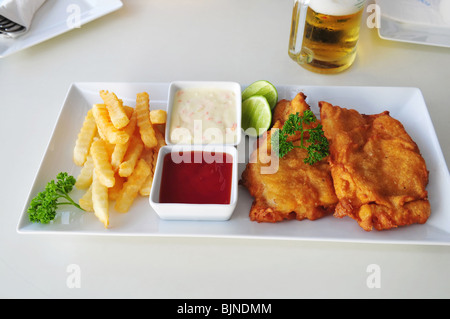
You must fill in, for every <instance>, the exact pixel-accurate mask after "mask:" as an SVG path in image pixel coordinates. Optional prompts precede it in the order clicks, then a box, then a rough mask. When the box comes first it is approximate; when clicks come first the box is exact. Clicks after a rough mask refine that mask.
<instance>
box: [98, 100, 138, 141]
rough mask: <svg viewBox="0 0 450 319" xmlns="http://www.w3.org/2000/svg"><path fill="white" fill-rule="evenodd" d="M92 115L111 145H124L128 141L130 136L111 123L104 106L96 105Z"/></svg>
mask: <svg viewBox="0 0 450 319" xmlns="http://www.w3.org/2000/svg"><path fill="white" fill-rule="evenodd" d="M92 113H93V115H94V118H95V122H96V123H97V126H98V130H99V131H100V132H101V135H100V136H102V137H103V138H104V139H106V140H107V141H108V142H109V143H111V144H123V143H126V142H127V141H128V139H129V138H130V136H129V135H128V134H127V133H126V132H125V131H123V130H119V129H117V128H116V127H115V126H114V125H113V123H112V122H111V118H110V117H109V113H108V109H107V108H106V106H105V105H104V104H94V106H93V107H92Z"/></svg>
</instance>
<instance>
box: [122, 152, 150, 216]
mask: <svg viewBox="0 0 450 319" xmlns="http://www.w3.org/2000/svg"><path fill="white" fill-rule="evenodd" d="M150 172H151V168H150V166H149V165H148V164H147V163H146V162H145V160H143V159H139V161H138V163H137V165H136V167H135V169H134V171H133V174H131V176H130V177H128V179H127V181H126V182H125V183H124V184H123V187H122V190H121V191H120V193H119V196H118V197H117V199H116V204H115V206H114V208H115V210H116V211H117V212H119V213H126V212H128V210H129V209H130V207H131V205H132V204H133V202H134V200H135V198H136V196H137V195H138V192H139V189H140V188H141V187H142V184H143V183H144V181H145V179H146V178H147V176H148V175H149V174H150Z"/></svg>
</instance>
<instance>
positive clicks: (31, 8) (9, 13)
mask: <svg viewBox="0 0 450 319" xmlns="http://www.w3.org/2000/svg"><path fill="white" fill-rule="evenodd" d="M45 1H46V0H3V1H2V0H0V15H1V16H4V17H5V18H7V19H9V20H11V21H13V22H15V23H18V24H20V25H22V26H24V27H25V30H23V31H21V32H19V33H14V32H11V33H1V32H0V36H4V37H10V38H16V37H18V36H19V35H22V34H24V33H25V32H27V31H28V30H29V28H30V26H31V22H32V21H33V17H34V14H35V13H36V11H37V10H38V9H39V8H40V7H41V6H42V4H43V3H44V2H45Z"/></svg>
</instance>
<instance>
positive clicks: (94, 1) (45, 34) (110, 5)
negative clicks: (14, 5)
mask: <svg viewBox="0 0 450 319" xmlns="http://www.w3.org/2000/svg"><path fill="white" fill-rule="evenodd" d="M122 5H123V4H122V1H120V0H77V1H73V0H47V1H46V2H45V3H44V4H43V5H42V7H40V8H39V10H38V11H37V12H36V14H35V16H34V18H33V22H32V24H31V27H30V30H29V31H28V32H27V33H25V34H24V35H22V36H20V37H18V38H16V39H5V38H0V58H2V57H5V56H7V55H10V54H13V53H15V52H18V51H20V50H23V49H25V48H28V47H31V46H33V45H35V44H38V43H41V42H43V41H46V40H48V39H50V38H53V37H55V36H58V35H60V34H62V33H65V32H67V31H70V30H71V29H72V27H71V26H70V25H71V23H68V21H69V22H74V21H75V20H73V19H71V16H73V15H74V14H78V13H79V14H80V16H79V17H80V19H79V24H80V26H81V25H84V24H86V23H88V22H90V21H92V20H95V19H98V18H100V17H102V16H104V15H106V14H109V13H111V12H113V11H116V10H118V9H120V8H121V7H122ZM72 9H73V10H72ZM72 20H73V21H72ZM77 22H78V21H77Z"/></svg>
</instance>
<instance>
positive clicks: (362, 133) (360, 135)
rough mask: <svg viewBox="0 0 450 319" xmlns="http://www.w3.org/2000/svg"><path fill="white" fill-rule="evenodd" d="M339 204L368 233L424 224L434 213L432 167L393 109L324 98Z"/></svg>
mask: <svg viewBox="0 0 450 319" xmlns="http://www.w3.org/2000/svg"><path fill="white" fill-rule="evenodd" d="M319 107H320V114H321V121H322V125H323V130H324V132H325V136H326V137H327V139H328V141H329V143H330V156H329V162H330V166H331V174H332V177H333V181H334V187H335V191H336V195H337V197H338V198H339V204H338V205H337V206H336V211H335V213H334V216H336V217H338V218H342V217H344V216H349V217H351V218H353V219H355V220H356V221H357V222H358V223H359V225H360V226H361V227H362V228H363V229H364V230H366V231H371V230H372V229H373V228H375V229H376V230H383V229H390V228H395V227H399V226H404V225H410V224H415V223H419V224H423V223H425V222H426V221H427V219H428V217H429V216H430V211H431V210H430V204H429V202H428V198H427V196H428V194H427V191H426V189H425V188H426V185H427V184H428V170H427V167H426V164H425V160H424V159H423V157H422V156H421V154H420V151H419V148H418V147H417V145H416V143H415V142H414V141H413V140H412V139H411V137H410V136H409V135H408V134H407V132H406V131H405V129H404V127H403V125H402V124H401V123H400V122H399V121H397V120H396V119H394V118H392V117H391V116H390V115H389V112H387V111H386V112H383V113H381V114H376V115H363V114H360V113H358V112H357V111H356V110H352V109H345V108H341V107H338V106H333V105H331V104H329V103H327V102H320V103H319Z"/></svg>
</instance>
